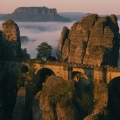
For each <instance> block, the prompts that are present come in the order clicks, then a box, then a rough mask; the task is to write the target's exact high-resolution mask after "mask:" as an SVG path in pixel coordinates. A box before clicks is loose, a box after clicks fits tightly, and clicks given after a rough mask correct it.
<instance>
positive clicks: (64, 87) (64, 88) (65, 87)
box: [61, 82, 75, 94]
mask: <svg viewBox="0 0 120 120" xmlns="http://www.w3.org/2000/svg"><path fill="white" fill-rule="evenodd" d="M61 89H62V91H63V93H64V94H67V93H69V92H73V91H74V90H75V88H74V86H72V85H70V86H68V85H67V84H66V83H65V82H62V84H61Z"/></svg>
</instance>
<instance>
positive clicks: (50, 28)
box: [0, 21, 74, 58]
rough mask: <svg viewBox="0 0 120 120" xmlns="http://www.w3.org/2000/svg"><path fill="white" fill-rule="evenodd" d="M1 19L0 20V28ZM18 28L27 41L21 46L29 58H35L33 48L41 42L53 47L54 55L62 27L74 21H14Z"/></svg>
mask: <svg viewBox="0 0 120 120" xmlns="http://www.w3.org/2000/svg"><path fill="white" fill-rule="evenodd" d="M2 23H3V21H0V30H1V29H2ZM16 23H17V25H18V26H19V29H20V35H21V36H27V37H28V38H29V42H27V43H24V44H21V47H22V48H27V51H28V53H29V54H30V55H31V58H35V57H36V54H37V51H36V50H35V49H36V48H37V46H38V45H39V44H41V43H42V42H44V41H45V42H48V44H49V45H51V46H52V47H53V56H56V48H57V45H58V39H59V37H60V34H61V31H62V28H63V27H64V26H67V27H68V28H71V26H72V24H73V23H74V22H69V23H67V22H64V23H63V22H39V23H35V22H31V23H30V22H16Z"/></svg>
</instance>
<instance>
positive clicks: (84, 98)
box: [78, 92, 93, 114]
mask: <svg viewBox="0 0 120 120" xmlns="http://www.w3.org/2000/svg"><path fill="white" fill-rule="evenodd" d="M78 102H79V104H80V105H81V106H82V107H83V109H84V110H85V111H86V112H87V113H88V114H90V113H91V112H92V110H93V97H92V95H90V94H89V93H86V92H83V93H82V95H81V98H78Z"/></svg>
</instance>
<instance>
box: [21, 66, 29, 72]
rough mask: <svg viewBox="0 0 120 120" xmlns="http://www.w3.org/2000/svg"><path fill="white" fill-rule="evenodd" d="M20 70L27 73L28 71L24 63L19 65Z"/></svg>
mask: <svg viewBox="0 0 120 120" xmlns="http://www.w3.org/2000/svg"><path fill="white" fill-rule="evenodd" d="M21 72H22V73H27V72H28V67H27V66H26V65H23V66H22V67H21Z"/></svg>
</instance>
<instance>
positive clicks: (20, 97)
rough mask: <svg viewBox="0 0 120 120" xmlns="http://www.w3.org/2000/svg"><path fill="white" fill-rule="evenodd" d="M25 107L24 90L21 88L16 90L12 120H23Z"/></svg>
mask: <svg viewBox="0 0 120 120" xmlns="http://www.w3.org/2000/svg"><path fill="white" fill-rule="evenodd" d="M25 105H26V89H25V88H24V87H21V88H20V89H19V90H18V93H17V98H16V104H15V108H14V111H13V120H24V117H25V108H26V107H25Z"/></svg>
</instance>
